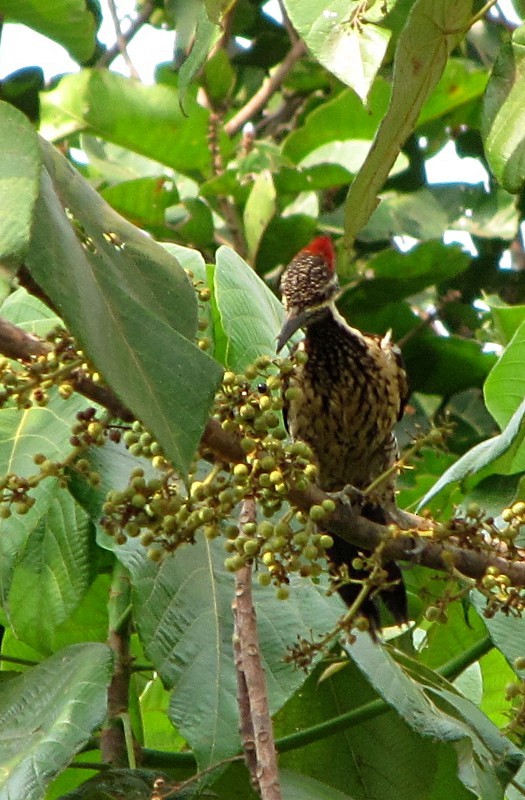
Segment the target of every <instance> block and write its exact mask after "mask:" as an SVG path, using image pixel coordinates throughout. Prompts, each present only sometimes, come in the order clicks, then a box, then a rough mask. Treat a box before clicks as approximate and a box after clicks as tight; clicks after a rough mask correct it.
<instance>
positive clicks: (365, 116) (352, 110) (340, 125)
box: [283, 78, 390, 163]
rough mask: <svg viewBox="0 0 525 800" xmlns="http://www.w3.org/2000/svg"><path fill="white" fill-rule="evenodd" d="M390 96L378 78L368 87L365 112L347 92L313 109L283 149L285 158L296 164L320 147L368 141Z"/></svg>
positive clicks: (387, 86) (388, 90)
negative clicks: (333, 143) (361, 140)
mask: <svg viewBox="0 0 525 800" xmlns="http://www.w3.org/2000/svg"><path fill="white" fill-rule="evenodd" d="M389 95H390V85H389V84H388V83H387V82H386V81H385V80H384V79H383V78H378V79H377V80H376V82H375V83H374V86H373V87H372V91H371V94H370V97H369V99H368V109H366V108H365V107H364V106H363V104H362V103H361V100H360V99H359V98H358V97H357V95H356V94H355V92H353V91H351V90H350V89H347V90H346V91H344V92H341V93H340V94H338V95H336V96H335V97H334V98H333V99H331V100H329V101H328V102H326V103H323V104H322V105H321V106H318V107H316V108H315V109H314V110H313V111H312V112H311V113H310V114H308V116H307V117H306V120H305V123H304V124H303V125H302V126H301V127H299V128H296V130H294V131H293V132H292V133H291V134H290V135H289V136H288V137H287V138H286V139H285V142H284V145H283V152H284V155H285V156H288V158H291V159H292V161H294V162H296V163H297V162H299V161H301V159H303V158H304V157H305V156H306V155H308V153H311V152H312V150H315V149H316V148H318V147H320V146H321V145H322V144H326V143H327V142H333V141H345V140H347V139H368V140H370V139H372V137H373V136H374V134H375V132H376V129H377V126H378V125H379V123H380V122H381V119H382V118H383V116H384V114H385V112H386V110H387V107H388V98H389Z"/></svg>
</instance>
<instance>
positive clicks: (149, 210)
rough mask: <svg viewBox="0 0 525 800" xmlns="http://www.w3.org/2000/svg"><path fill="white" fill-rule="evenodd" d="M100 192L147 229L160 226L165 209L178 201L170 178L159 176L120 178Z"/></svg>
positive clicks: (163, 218)
mask: <svg viewBox="0 0 525 800" xmlns="http://www.w3.org/2000/svg"><path fill="white" fill-rule="evenodd" d="M100 194H101V195H102V197H103V198H104V200H106V201H107V202H108V203H109V204H110V205H111V206H113V208H114V209H115V210H116V211H118V212H119V213H120V214H122V215H123V216H125V217H126V218H127V219H129V220H131V221H132V222H134V223H135V224H138V223H139V222H140V223H141V224H142V225H145V226H147V227H148V228H149V229H152V228H153V229H156V228H158V227H161V226H163V225H164V221H165V216H166V209H167V208H168V207H169V206H172V205H174V204H175V203H178V201H179V193H178V192H177V190H176V188H175V187H174V184H173V181H172V180H168V179H167V178H162V177H157V178H137V179H136V180H131V181H121V182H120V183H116V184H115V185H114V186H108V187H106V188H105V189H102V191H101V192H100Z"/></svg>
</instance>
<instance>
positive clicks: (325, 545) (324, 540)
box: [319, 533, 334, 550]
mask: <svg viewBox="0 0 525 800" xmlns="http://www.w3.org/2000/svg"><path fill="white" fill-rule="evenodd" d="M319 545H320V546H321V548H322V549H323V550H329V549H330V547H333V546H334V540H333V539H332V537H331V536H329V535H328V534H327V533H323V535H322V536H321V538H320V540H319Z"/></svg>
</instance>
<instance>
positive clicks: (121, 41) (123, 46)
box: [108, 0, 140, 80]
mask: <svg viewBox="0 0 525 800" xmlns="http://www.w3.org/2000/svg"><path fill="white" fill-rule="evenodd" d="M108 6H109V13H110V14H111V19H112V20H113V25H114V28H115V33H116V36H117V47H118V49H119V52H120V55H121V56H122V58H123V59H124V63H125V64H126V66H127V68H128V69H129V74H130V76H131V77H132V78H136V79H137V80H139V78H140V76H139V73H138V72H137V70H136V69H135V67H134V66H133V62H132V60H131V58H130V57H129V53H128V51H127V41H126V38H125V37H124V36H123V34H122V31H121V29H120V20H119V17H118V13H117V7H116V5H115V0H108Z"/></svg>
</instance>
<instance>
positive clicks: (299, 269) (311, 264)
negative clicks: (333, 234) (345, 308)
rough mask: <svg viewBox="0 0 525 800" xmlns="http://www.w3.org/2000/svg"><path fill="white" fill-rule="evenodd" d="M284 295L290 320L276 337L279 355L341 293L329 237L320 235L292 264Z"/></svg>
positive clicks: (284, 279) (285, 275)
mask: <svg viewBox="0 0 525 800" xmlns="http://www.w3.org/2000/svg"><path fill="white" fill-rule="evenodd" d="M281 292H282V298H283V305H284V307H285V309H286V315H287V318H286V321H285V323H284V325H283V327H282V330H281V332H280V334H279V336H278V338H277V352H279V351H280V350H281V349H282V348H283V347H284V345H285V344H286V342H287V341H288V340H289V338H290V337H291V336H292V335H293V334H294V333H295V331H296V330H298V329H299V328H302V327H303V326H304V325H308V323H309V322H310V321H312V320H313V319H316V318H317V317H318V316H319V314H320V313H322V310H323V309H324V308H326V307H328V306H330V304H331V303H333V301H334V300H335V298H336V297H337V294H338V293H339V281H338V279H337V274H336V271H335V251H334V245H333V243H332V240H331V239H330V238H329V237H328V236H318V237H317V239H314V240H313V242H310V244H309V245H307V246H306V247H304V248H303V249H302V250H300V251H299V252H298V253H297V255H296V256H295V258H293V259H292V261H290V263H289V264H288V266H287V267H286V269H285V271H284V273H283V277H282V279H281Z"/></svg>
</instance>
